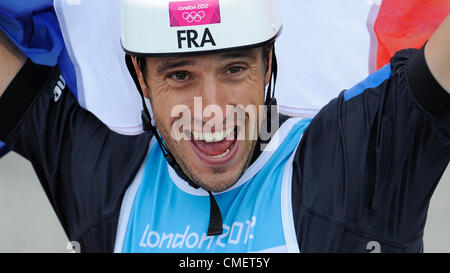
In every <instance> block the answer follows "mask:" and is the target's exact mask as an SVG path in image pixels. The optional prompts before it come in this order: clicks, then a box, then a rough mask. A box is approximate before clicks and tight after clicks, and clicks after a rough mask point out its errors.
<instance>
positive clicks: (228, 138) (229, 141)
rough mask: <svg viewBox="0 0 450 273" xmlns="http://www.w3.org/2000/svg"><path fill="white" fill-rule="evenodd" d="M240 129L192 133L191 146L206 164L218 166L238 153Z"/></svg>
mask: <svg viewBox="0 0 450 273" xmlns="http://www.w3.org/2000/svg"><path fill="white" fill-rule="evenodd" d="M238 131H239V130H238V127H237V126H236V127H233V128H229V129H226V130H223V131H220V132H214V133H202V132H191V141H190V143H191V145H192V148H193V150H194V151H195V153H196V155H197V156H198V157H199V158H200V159H201V160H202V161H204V162H205V163H208V164H212V165H217V164H224V163H226V162H228V161H230V160H231V159H232V158H233V157H234V155H235V154H236V152H237V150H238V149H237V148H238V146H239V141H237V136H238Z"/></svg>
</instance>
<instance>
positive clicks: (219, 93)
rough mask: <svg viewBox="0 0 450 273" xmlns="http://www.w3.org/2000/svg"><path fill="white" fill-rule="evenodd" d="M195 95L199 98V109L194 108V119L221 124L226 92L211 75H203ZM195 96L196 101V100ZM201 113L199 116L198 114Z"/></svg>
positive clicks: (223, 115)
mask: <svg viewBox="0 0 450 273" xmlns="http://www.w3.org/2000/svg"><path fill="white" fill-rule="evenodd" d="M196 97H200V98H201V107H199V106H200V105H197V107H198V108H201V111H198V110H199V109H198V110H197V111H196V110H194V113H195V114H194V115H195V119H196V120H198V121H200V120H201V121H203V123H204V124H205V123H206V122H211V121H213V122H214V123H215V124H217V125H219V124H222V123H223V121H224V120H225V110H226V92H225V90H223V86H222V85H221V84H220V82H219V80H217V79H216V78H215V77H214V76H213V75H208V76H205V77H204V78H203V80H202V82H201V84H200V86H199V88H198V91H197V94H196ZM198 99H199V98H197V100H196V101H198ZM200 115H201V116H200Z"/></svg>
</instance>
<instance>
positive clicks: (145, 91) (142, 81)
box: [131, 56, 150, 98]
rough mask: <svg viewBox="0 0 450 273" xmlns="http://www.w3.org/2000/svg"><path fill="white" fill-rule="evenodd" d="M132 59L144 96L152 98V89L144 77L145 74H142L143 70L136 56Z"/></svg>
mask: <svg viewBox="0 0 450 273" xmlns="http://www.w3.org/2000/svg"><path fill="white" fill-rule="evenodd" d="M131 60H132V61H133V66H134V71H136V76H137V78H138V81H139V85H140V86H141V90H142V93H143V95H144V97H146V98H150V92H149V90H150V89H149V87H148V84H147V81H146V80H145V78H144V75H143V74H142V70H141V68H140V67H139V65H138V62H137V59H136V56H132V57H131Z"/></svg>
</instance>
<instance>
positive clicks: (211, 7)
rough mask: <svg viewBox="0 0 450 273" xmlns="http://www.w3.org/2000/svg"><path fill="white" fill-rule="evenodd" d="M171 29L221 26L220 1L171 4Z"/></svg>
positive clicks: (198, 0) (192, 0)
mask: <svg viewBox="0 0 450 273" xmlns="http://www.w3.org/2000/svg"><path fill="white" fill-rule="evenodd" d="M169 16H170V26H171V27H185V26H200V25H211V24H220V23H221V17H220V3H219V0H191V1H171V2H169Z"/></svg>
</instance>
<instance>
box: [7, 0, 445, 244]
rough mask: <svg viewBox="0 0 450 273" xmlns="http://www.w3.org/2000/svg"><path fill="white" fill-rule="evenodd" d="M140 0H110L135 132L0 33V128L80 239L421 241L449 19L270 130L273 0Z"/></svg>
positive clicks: (439, 161) (434, 173)
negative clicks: (89, 108) (137, 105)
mask: <svg viewBox="0 0 450 273" xmlns="http://www.w3.org/2000/svg"><path fill="white" fill-rule="evenodd" d="M143 3H144V2H138V1H123V6H122V8H123V36H122V43H123V47H124V49H125V50H126V51H127V53H129V54H130V55H129V56H128V58H127V60H128V64H129V68H130V72H131V73H132V74H133V75H134V78H135V80H136V83H137V87H138V89H139V90H140V93H141V95H142V100H143V105H144V106H145V107H144V111H143V121H144V125H145V126H144V129H145V130H146V131H148V133H146V134H143V135H140V136H133V137H125V136H120V135H117V134H115V133H113V132H111V131H110V130H109V129H108V128H107V127H106V126H104V125H103V124H102V123H101V122H100V121H99V120H97V119H96V118H95V117H94V116H93V115H92V114H90V113H88V112H86V111H85V110H83V109H81V108H80V107H79V106H78V104H77V102H76V100H75V99H74V97H73V96H72V95H71V94H70V92H67V88H65V82H64V79H63V78H62V77H61V76H60V73H59V71H58V68H57V67H56V68H49V67H43V66H38V65H34V64H32V63H31V62H29V61H25V59H24V57H23V56H22V55H21V53H20V52H18V50H17V49H15V48H14V46H12V45H11V44H10V43H9V42H8V40H7V39H6V38H5V37H3V38H2V40H1V41H2V42H1V43H0V44H1V48H0V50H1V53H2V54H1V56H2V57H1V58H3V59H1V60H0V61H1V62H0V65H1V66H2V67H1V69H0V71H1V72H0V73H1V74H0V79H1V81H0V90H1V91H0V92H2V93H3V95H2V97H1V99H0V119H1V120H0V122H1V123H2V125H3V124H5V126H4V127H2V130H1V131H0V139H1V140H2V141H4V142H5V143H7V144H9V145H11V147H12V148H13V150H14V151H16V152H18V153H19V154H21V155H23V156H25V157H26V158H28V159H29V160H30V161H31V162H32V164H33V166H34V168H35V170H36V172H37V174H38V176H39V178H40V180H41V182H42V185H43V187H44V189H45V191H46V194H47V195H48V196H49V198H50V200H51V203H52V205H53V207H54V209H55V211H56V213H57V215H58V217H59V219H60V221H61V223H62V224H63V227H64V229H65V231H66V232H67V234H68V236H69V238H70V240H73V241H78V242H80V244H81V248H82V251H88V252H89V251H90V252H96V251H103V252H104V251H113V250H115V251H117V252H253V251H276V252H286V251H289V252H298V251H301V252H338V251H342V252H365V251H367V249H368V247H371V246H375V248H376V249H378V250H380V251H382V252H418V251H422V250H423V244H422V236H423V226H424V223H425V220H426V212H427V208H428V204H429V200H430V198H431V194H432V192H433V190H434V188H435V187H436V184H437V182H438V181H439V178H440V176H441V175H442V172H443V171H444V169H445V168H446V167H447V165H448V162H449V158H450V152H449V147H450V140H449V135H450V129H449V119H450V118H449V115H450V113H449V109H450V107H449V104H450V103H449V94H448V92H449V90H450V82H449V81H450V75H449V74H450V66H449V64H450V52H449V49H448V48H447V47H446V46H445V45H446V44H448V42H449V41H448V40H449V37H450V35H449V32H450V19H449V17H447V19H446V20H445V21H444V23H443V24H442V26H441V27H440V28H439V30H438V31H437V32H436V33H435V35H434V36H433V37H432V38H431V39H430V41H429V42H428V44H427V46H426V47H425V48H424V49H422V50H406V51H401V52H399V53H398V54H397V55H396V56H395V57H394V58H393V59H392V61H391V64H390V66H386V67H384V68H383V69H381V70H379V71H378V72H376V73H375V74H373V75H371V76H370V77H369V78H368V79H367V80H365V81H363V82H362V83H360V84H359V85H357V86H356V87H354V88H352V89H350V90H348V91H346V92H343V93H342V94H341V95H340V96H339V98H337V99H335V100H333V101H332V102H330V103H329V104H328V105H327V106H326V107H324V108H323V109H322V111H321V112H320V113H319V114H318V115H317V117H316V118H314V119H313V120H312V121H310V120H299V119H292V118H288V117H284V116H281V118H280V123H281V126H280V128H277V126H276V124H277V122H276V119H273V118H274V115H273V112H270V106H272V105H274V104H275V100H274V99H273V90H272V88H271V86H272V84H271V79H272V74H274V75H276V68H277V67H276V58H275V55H274V47H273V41H274V38H275V37H276V36H277V35H278V33H279V31H280V29H281V24H280V23H279V20H278V17H277V12H276V9H275V8H274V5H273V4H274V1H269V0H267V1H261V0H246V1H221V2H220V3H219V2H218V1H213V0H211V1H171V2H169V1H166V2H165V3H166V4H167V5H166V4H164V5H161V4H160V3H159V2H148V3H145V4H143ZM151 3H156V4H151ZM205 4H206V5H205ZM194 10H195V12H194ZM187 11H189V12H187ZM201 12H203V13H201ZM249 14H253V15H254V16H253V17H252V18H250V19H249V17H248V15H249ZM246 15H247V16H246ZM203 18H207V19H206V20H207V21H202V20H203ZM183 20H185V21H186V22H184V21H183ZM194 22H195V23H194ZM155 35H156V36H157V37H156V36H155ZM273 78H274V79H276V76H274V77H273ZM265 86H269V87H268V88H267V89H268V90H267V94H265V92H264V91H265V90H264V89H265V88H264V87H265ZM4 90H6V91H4ZM199 104H200V106H199ZM209 106H212V107H211V108H208V107H209ZM229 106H231V107H229ZM260 106H266V108H267V109H266V108H264V107H262V109H263V110H264V111H261V112H262V114H261V115H259V114H258V115H252V114H251V113H252V112H251V111H242V109H244V110H252V109H259V108H261V107H260ZM230 108H231V109H232V110H235V112H233V111H231V112H227V109H230ZM199 109H200V110H199ZM207 109H209V110H207ZM213 110H214V111H213ZM218 110H221V111H218ZM220 112H222V113H223V115H222V116H221V115H220V114H219V113H220ZM229 113H231V114H229ZM266 114H268V115H266ZM235 116H238V117H240V119H237V120H235ZM211 120H212V121H213V122H212V123H211V122H210V121H211ZM230 120H231V122H230ZM266 124H267V127H270V129H274V130H276V132H275V134H269V137H267V135H266V134H265V131H266V130H264V128H265V126H266ZM180 125H181V126H180ZM252 128H257V130H256V131H257V132H259V135H258V136H259V137H258V138H255V137H252V136H254V134H253V133H254V132H255V130H252ZM268 131H270V130H268Z"/></svg>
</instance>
